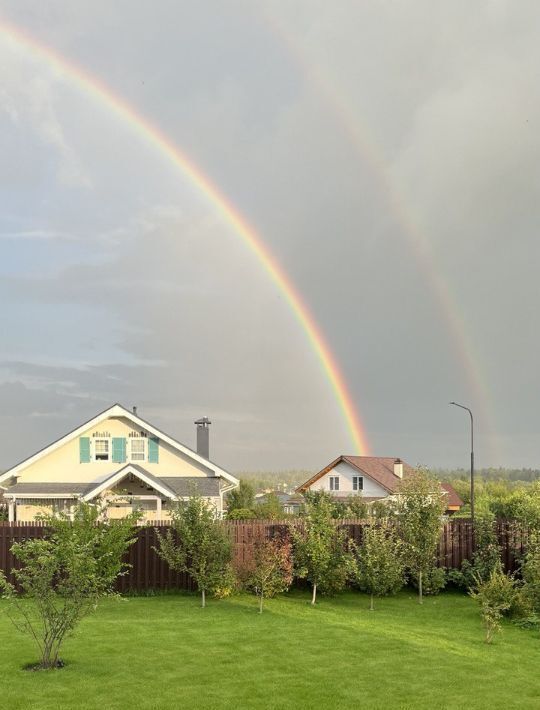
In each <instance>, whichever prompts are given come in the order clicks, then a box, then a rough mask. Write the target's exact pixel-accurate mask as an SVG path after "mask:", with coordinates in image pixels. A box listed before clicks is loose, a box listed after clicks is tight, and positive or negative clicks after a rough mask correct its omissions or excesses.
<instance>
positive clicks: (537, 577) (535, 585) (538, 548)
mask: <svg viewBox="0 0 540 710" xmlns="http://www.w3.org/2000/svg"><path fill="white" fill-rule="evenodd" d="M521 576H522V578H523V595H524V596H525V598H526V599H527V601H528V602H529V604H530V606H531V608H532V609H533V610H534V611H535V612H537V613H538V612H540V535H539V534H538V533H531V535H530V537H529V543H528V546H527V552H526V554H525V557H524V559H523V562H522V563H521Z"/></svg>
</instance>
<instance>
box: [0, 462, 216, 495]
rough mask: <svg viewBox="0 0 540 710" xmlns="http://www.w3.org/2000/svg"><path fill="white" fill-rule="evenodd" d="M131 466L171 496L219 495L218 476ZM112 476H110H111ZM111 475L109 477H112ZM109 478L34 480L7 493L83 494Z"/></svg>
mask: <svg viewBox="0 0 540 710" xmlns="http://www.w3.org/2000/svg"><path fill="white" fill-rule="evenodd" d="M130 467H131V468H135V469H137V470H139V471H140V472H141V473H144V475H145V476H146V477H147V478H148V479H149V480H151V481H153V482H154V483H156V484H159V485H161V487H162V488H164V489H166V490H168V491H170V494H171V497H174V496H189V495H191V494H192V493H193V492H196V493H198V494H199V495H201V496H208V497H217V496H219V491H220V486H219V482H220V479H219V478H218V477H215V476H213V477H208V478H207V477H202V476H159V477H158V476H154V475H153V474H151V473H149V472H148V471H147V470H146V469H144V468H143V467H142V466H137V465H134V464H130ZM117 473H118V472H117V471H115V472H114V473H113V474H111V476H115V475H116V474H117ZM111 476H110V477H111ZM110 477H109V478H110ZM107 480H108V479H101V480H99V481H92V482H90V483H69V482H66V483H56V482H55V483H47V482H40V481H32V482H28V483H22V482H21V483H16V484H15V485H14V486H11V487H10V488H8V489H7V490H6V491H5V493H6V494H7V495H10V494H12V493H15V494H17V493H24V494H26V495H31V494H33V495H35V496H36V498H39V496H40V495H62V494H65V495H66V496H83V495H86V494H87V493H90V492H91V491H93V490H94V489H95V488H97V487H98V486H101V485H103V483H105V482H106V481H107Z"/></svg>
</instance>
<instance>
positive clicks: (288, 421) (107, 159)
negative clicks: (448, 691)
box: [0, 0, 540, 469]
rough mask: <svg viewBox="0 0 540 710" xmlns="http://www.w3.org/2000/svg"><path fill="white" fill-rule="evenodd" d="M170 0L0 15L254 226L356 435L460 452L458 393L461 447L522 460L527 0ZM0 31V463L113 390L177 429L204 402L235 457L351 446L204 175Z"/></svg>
mask: <svg viewBox="0 0 540 710" xmlns="http://www.w3.org/2000/svg"><path fill="white" fill-rule="evenodd" d="M191 5H192V4H183V3H176V2H174V3H173V2H161V3H158V4H157V7H156V4H155V3H149V2H129V3H123V2H122V3H115V4H110V3H104V2H92V3H86V2H81V3H77V4H76V5H74V4H72V3H67V2H64V1H63V0H56V1H54V2H53V1H49V0H44V1H42V2H40V3H29V4H25V5H24V6H14V5H13V4H12V3H9V2H1V1H0V15H3V16H4V17H6V18H8V19H9V20H10V21H11V22H13V23H15V24H17V25H18V26H20V27H22V28H24V29H26V30H27V31H28V32H29V33H31V34H33V35H34V36H35V37H36V38H37V39H39V41H40V42H42V43H43V44H45V45H48V46H51V47H54V48H55V50H56V51H57V52H59V53H61V54H63V55H64V56H65V57H67V58H69V60H70V61H73V62H76V63H78V64H80V65H81V66H83V67H85V69H86V70H87V71H88V72H91V73H93V74H95V75H96V76H98V77H101V79H102V80H103V81H104V82H106V83H107V85H108V86H109V87H110V88H111V90H112V91H113V92H114V93H116V94H117V95H119V96H122V97H124V98H125V100H127V101H129V102H130V103H131V104H132V105H133V106H134V107H135V109H136V111H138V112H139V113H141V114H142V115H145V116H147V117H149V118H150V119H151V120H152V122H153V123H155V124H156V125H157V126H159V127H160V128H161V129H162V130H163V131H164V132H165V133H166V134H167V136H168V137H169V138H170V140H171V141H172V142H173V143H176V144H177V145H179V146H181V147H182V148H183V149H184V150H185V151H186V153H187V154H188V155H189V156H190V157H191V158H192V159H193V160H194V162H195V164H196V165H197V166H198V167H199V168H200V170H201V171H203V172H204V173H205V174H207V175H208V176H209V178H210V179H212V180H213V181H214V182H215V183H216V184H217V185H219V187H220V189H221V190H222V191H223V193H224V194H225V195H227V196H228V198H229V199H230V200H231V203H232V204H234V205H235V206H236V207H237V208H238V209H239V210H240V211H241V212H242V213H243V214H244V215H245V216H246V218H247V219H248V220H249V221H250V222H251V223H252V224H253V225H254V226H255V227H256V228H257V230H258V231H259V233H260V235H261V236H262V237H263V238H264V240H265V242H266V243H267V244H268V246H269V248H270V249H271V250H272V252H273V253H274V254H275V255H276V257H277V258H278V260H279V261H280V263H281V264H282V265H283V267H284V268H285V270H286V271H287V273H288V274H289V275H290V277H291V279H292V281H293V282H294V284H295V285H296V287H297V289H298V291H299V292H300V293H301V294H302V297H303V298H304V300H305V302H306V304H307V305H308V306H309V308H310V309H311V311H312V312H313V313H314V315H315V318H316V320H317V322H318V323H319V325H320V328H321V330H322V331H323V333H324V334H325V337H326V339H327V341H328V343H329V344H330V346H331V348H332V350H333V352H334V354H335V356H336V358H337V360H338V362H339V363H340V364H341V368H342V371H343V374H344V376H345V378H346V381H347V383H348V387H349V390H350V394H351V396H352V398H353V399H354V401H355V403H356V405H357V407H358V410H359V411H360V413H361V416H362V419H363V421H364V424H365V428H366V432H367V436H368V439H369V441H370V444H371V447H372V450H373V451H374V453H378V454H381V455H394V454H395V455H400V456H402V457H403V458H405V459H406V460H409V461H410V462H411V463H413V464H414V463H417V462H423V463H426V464H429V465H437V466H444V465H459V464H463V465H466V462H467V453H466V448H467V438H466V422H465V421H462V420H461V418H460V417H459V415H458V414H457V413H456V412H455V411H451V410H450V409H449V407H448V405H447V402H448V401H449V400H451V399H456V400H465V401H466V403H468V404H469V405H470V406H471V407H473V408H474V410H475V412H477V413H478V415H479V416H478V424H477V426H478V447H479V453H478V459H479V464H480V465H495V466H496V465H516V466H521V465H527V466H535V465H537V463H538V462H537V456H536V445H535V441H536V431H537V428H538V414H537V404H536V399H537V397H536V391H537V386H538V376H537V374H536V371H537V365H536V361H537V359H538V358H537V353H538V345H539V343H538V338H539V336H538V333H537V328H536V327H535V323H536V317H535V316H536V312H537V305H538V288H537V285H536V283H537V279H536V275H535V269H536V263H537V260H538V256H539V254H538V251H539V248H540V247H539V242H538V239H537V237H536V234H535V228H536V223H537V221H538V220H537V213H538V204H539V200H538V168H537V165H538V149H539V139H538V135H539V132H538V130H537V127H538V121H539V119H540V115H539V112H540V101H539V96H538V82H537V81H536V78H535V67H536V66H537V65H538V60H539V56H538V55H539V52H540V49H539V48H538V46H537V44H538V43H537V41H536V31H535V28H536V27H537V26H538V20H539V19H540V9H538V8H537V6H536V4H534V3H520V4H519V6H516V5H515V4H512V3H506V2H492V3H483V4H475V5H474V6H472V7H471V5H470V3H464V2H458V3H452V4H446V5H440V4H435V3H431V2H430V3H427V2H420V1H418V2H413V3H408V4H407V6H405V5H403V6H398V5H396V4H388V3H362V4H359V3H356V2H343V3H339V7H335V6H334V5H335V4H330V3H322V2H321V3H319V2H317V3H314V2H312V1H311V2H307V0H306V2H298V3H295V4H294V7H293V5H292V4H291V3H286V2H278V3H262V4H261V6H260V8H259V7H257V8H255V7H253V6H252V5H251V4H249V5H248V4H246V3H243V2H223V3H219V4H216V3H204V2H203V3H197V5H196V7H193V6H191ZM0 58H1V60H2V61H1V64H0V66H1V67H2V69H1V71H0V147H1V150H2V155H3V156H4V160H3V161H2V164H1V166H0V184H1V185H2V188H3V189H2V193H1V194H0V204H1V208H2V209H1V212H0V244H2V246H3V259H2V263H1V265H0V270H1V271H0V273H1V282H0V299H1V300H0V303H1V306H0V328H1V332H2V344H1V347H0V393H1V396H2V404H3V406H2V412H1V413H0V423H1V426H2V432H3V434H2V441H3V452H4V453H3V456H4V459H5V460H0V467H3V466H7V465H8V464H10V463H12V462H13V461H14V460H15V459H17V458H19V457H21V456H23V455H25V454H26V453H30V451H29V449H30V450H33V449H34V448H38V447H39V445H42V444H44V443H46V442H47V441H48V440H50V438H52V437H53V436H55V435H58V434H61V433H62V432H63V431H65V430H66V429H67V428H68V427H71V426H73V425H75V424H77V423H78V422H79V421H80V420H83V419H84V418H85V417H88V416H91V415H92V414H93V413H95V412H96V411H99V409H100V408H104V407H105V406H107V405H108V404H109V403H110V402H111V401H115V400H120V401H122V402H124V403H125V404H127V405H130V404H132V403H137V404H139V406H140V407H141V411H144V412H145V416H147V417H148V418H153V419H155V420H156V423H158V424H160V425H162V426H163V427H164V428H165V430H168V431H171V433H175V434H176V435H178V436H180V437H181V438H183V439H184V440H185V441H186V443H188V444H189V443H190V437H192V436H193V431H192V430H193V427H192V423H191V422H192V420H193V419H194V418H196V417H198V416H200V415H202V414H208V415H210V416H211V417H213V419H214V420H215V422H216V424H215V426H214V428H213V435H214V439H215V441H214V443H215V454H216V457H218V458H219V460H220V461H222V462H223V463H224V465H227V466H229V467H231V468H236V469H242V468H244V469H245V468H259V469H268V468H272V467H273V468H284V467H293V466H301V467H317V466H319V465H320V466H322V465H324V464H325V463H327V461H328V460H330V459H331V458H333V457H335V455H337V454H339V453H345V452H347V451H349V450H350V447H351V443H350V440H349V438H348V434H347V431H346V427H345V425H344V421H343V418H342V415H341V413H340V410H339V407H338V405H337V403H336V401H335V398H334V396H333V394H332V391H331V388H330V386H329V383H328V381H327V380H326V378H325V375H324V372H323V370H322V368H321V366H320V363H318V362H317V359H316V357H315V355H314V354H313V352H312V350H311V349H310V347H309V344H308V342H307V340H306V337H305V334H304V333H303V332H302V331H301V328H300V327H299V324H298V322H297V321H296V320H295V318H294V316H293V315H292V313H291V312H290V309H289V307H288V305H287V303H286V299H285V298H284V296H283V294H280V293H279V291H277V290H276V288H275V286H274V285H273V284H272V283H271V281H270V280H269V279H268V276H267V274H266V272H265V270H264V268H263V267H262V265H261V264H260V263H259V262H258V261H257V259H256V258H254V256H253V255H252V254H250V252H249V250H248V249H247V248H246V247H245V245H244V244H243V243H242V241H241V240H240V239H239V238H238V236H237V235H235V234H234V231H233V230H231V228H230V226H228V225H227V224H226V223H224V222H223V221H222V220H221V219H220V217H219V214H218V213H217V211H216V209H215V205H213V204H212V202H211V200H210V201H209V200H208V199H206V198H205V196H204V195H201V194H200V192H199V191H197V190H195V189H194V188H193V185H191V184H190V183H189V180H186V178H185V176H182V175H181V174H180V173H179V172H178V171H176V170H174V169H173V168H172V167H171V165H170V164H168V163H167V162H166V161H164V160H163V158H162V157H160V156H159V155H157V154H156V152H155V151H154V150H152V149H151V147H150V146H149V145H148V144H147V143H145V142H144V140H142V139H141V136H140V135H139V134H137V132H135V131H133V130H132V128H130V127H129V126H127V125H124V124H123V123H122V122H121V121H118V119H117V118H115V117H114V116H113V115H111V112H110V111H108V110H107V108H106V107H105V106H103V105H99V103H96V102H95V101H93V100H92V99H91V97H89V96H88V94H85V92H81V91H80V90H79V88H78V87H77V86H74V85H70V83H69V82H67V83H66V82H65V81H64V80H63V79H62V77H61V76H59V75H58V74H57V73H55V72H51V70H50V68H48V67H47V66H46V65H45V64H44V63H43V62H40V61H39V60H37V59H36V57H32V56H30V55H28V56H27V55H25V53H24V52H22V53H21V52H20V51H19V52H17V51H14V50H13V48H12V47H11V46H10V44H9V42H7V41H6V38H5V37H2V36H0ZM396 204H398V205H402V209H397V208H396ZM404 214H405V217H404ZM413 226H414V229H413ZM17 235H19V237H20V238H18V239H17ZM32 235H33V236H32ZM422 250H423V251H422ZM421 253H423V254H424V259H423V260H422V258H421V257H420V256H419V254H421ZM426 255H427V257H426ZM426 269H427V270H428V272H429V273H427V272H426ZM434 283H435V284H441V285H442V287H443V289H444V292H445V293H447V294H448V298H449V300H448V303H449V304H450V306H448V304H446V307H445V306H444V304H442V303H441V301H440V298H438V296H437V293H436V291H434V287H433V284H434ZM445 308H446V310H445ZM448 308H450V309H451V316H452V318H453V319H454V320H455V322H456V323H457V324H458V327H457V331H456V330H455V329H452V328H451V327H450V323H449V317H450V316H449V313H448ZM456 340H459V343H458V342H456ZM464 352H466V353H468V354H469V355H470V358H469V362H472V363H473V368H472V373H471V367H470V366H469V365H467V361H466V358H465V359H464V355H463V353H464ZM475 379H477V380H481V382H482V386H481V387H480V386H478V387H476V386H475V382H474V380H475ZM26 422H30V424H29V427H30V430H29V432H30V433H29V434H28V435H27V436H26V435H25V437H21V435H20V431H21V430H22V425H23V423H26Z"/></svg>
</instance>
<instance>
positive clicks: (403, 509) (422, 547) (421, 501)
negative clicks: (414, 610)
mask: <svg viewBox="0 0 540 710" xmlns="http://www.w3.org/2000/svg"><path fill="white" fill-rule="evenodd" d="M445 508H446V502H445V497H444V493H443V491H442V489H441V486H440V483H439V482H438V480H437V479H436V478H434V477H433V476H431V475H430V474H429V473H428V472H427V471H425V470H424V469H420V468H418V469H416V470H415V471H414V472H412V473H411V474H409V475H408V476H407V477H406V478H404V479H403V480H402V481H401V485H400V487H399V491H398V494H397V496H396V501H395V511H396V515H397V521H398V525H399V531H400V535H401V538H402V540H403V542H404V551H405V557H406V561H407V567H408V569H409V572H410V574H411V577H412V579H413V581H414V582H416V583H417V584H418V601H419V603H420V604H422V603H423V597H422V591H423V590H422V582H423V577H428V576H429V577H430V578H433V579H436V576H435V577H434V572H433V570H434V568H435V567H436V560H437V557H436V556H437V547H438V544H439V538H440V534H441V527H442V523H443V513H444V511H445ZM441 582H442V584H443V586H444V575H443V577H442V579H441Z"/></svg>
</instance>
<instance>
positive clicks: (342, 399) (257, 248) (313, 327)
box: [0, 20, 369, 455]
mask: <svg viewBox="0 0 540 710" xmlns="http://www.w3.org/2000/svg"><path fill="white" fill-rule="evenodd" d="M0 35H3V36H4V38H6V39H7V40H8V41H10V42H11V43H13V44H14V45H16V46H17V47H19V48H22V49H23V50H25V51H26V52H29V53H30V54H32V55H34V56H36V57H37V58H39V59H40V60H43V61H45V62H46V63H47V64H48V65H49V66H51V67H52V68H54V70H55V71H56V72H58V73H59V74H60V75H61V76H62V77H64V78H67V79H68V80H69V81H70V82H72V83H73V84H75V85H76V86H77V87H78V88H79V89H80V90H83V91H84V92H86V93H87V94H89V95H90V96H91V97H92V98H93V99H95V100H96V101H98V102H100V103H102V104H105V105H106V106H107V107H108V108H109V109H111V111H113V112H114V113H115V114H116V116H117V117H119V118H120V119H122V120H123V121H125V122H126V123H127V124H129V126H130V127H131V129H132V130H133V131H134V132H136V133H137V134H139V136H141V137H142V138H143V139H144V140H145V141H146V142H147V143H149V144H150V145H152V146H153V147H154V148H155V149H156V150H157V151H158V152H159V153H160V154H161V155H162V156H163V157H165V158H166V159H167V160H168V161H169V162H171V163H173V164H174V165H175V167H177V168H179V169H180V171H181V172H182V173H183V175H184V176H185V177H186V178H187V179H188V180H189V182H191V183H192V185H194V186H195V187H196V188H197V189H198V190H200V191H201V193H203V194H204V195H205V197H206V198H207V199H208V200H209V201H210V203H211V204H212V205H213V206H214V208H215V209H216V210H217V212H218V213H219V214H220V215H221V217H222V218H223V220H224V221H225V222H226V223H228V224H229V225H230V226H231V227H232V228H233V230H234V231H235V232H236V233H237V234H238V235H239V236H240V237H241V238H242V239H243V241H244V243H245V244H246V245H247V246H248V247H249V249H250V250H251V251H252V253H253V254H255V256H256V257H257V258H258V259H259V261H260V262H261V264H262V265H263V266H264V268H265V270H266V272H267V273H268V275H269V276H270V278H271V279H272V281H273V282H274V283H275V285H276V286H277V288H278V289H279V290H280V292H281V293H282V294H283V295H284V297H285V299H286V301H287V303H288V304H289V306H290V308H291V310H292V311H293V313H294V315H295V317H296V319H297V320H298V322H299V323H300V325H301V327H302V329H303V331H304V332H305V334H306V336H307V338H308V341H309V343H310V345H311V347H312V348H313V350H314V352H315V353H316V355H317V358H318V360H319V362H320V364H321V366H322V368H323V371H324V373H325V375H326V377H327V379H328V381H329V383H330V385H331V387H332V390H333V392H334V396H335V398H336V401H337V403H338V405H339V408H340V410H341V412H342V415H343V418H344V420H345V423H346V426H347V429H348V432H349V435H350V437H351V440H352V443H353V445H354V447H355V449H356V453H358V454H361V455H366V454H368V453H369V446H368V443H367V436H366V433H365V429H364V426H363V425H362V422H361V419H360V416H359V414H358V412H357V411H356V407H355V405H354V403H353V401H352V398H351V396H350V394H349V392H348V390H347V386H346V384H345V380H344V377H343V375H342V373H341V371H340V368H339V366H338V364H337V362H336V360H335V358H334V356H333V354H332V352H331V350H330V348H329V346H328V345H327V343H326V342H325V339H324V337H323V335H322V333H321V331H320V329H319V327H318V325H317V323H316V322H315V319H314V318H313V316H312V314H311V313H310V311H309V308H308V307H307V305H306V304H305V303H303V301H302V299H301V297H300V294H299V293H298V291H297V290H296V288H295V287H294V285H293V284H292V283H291V281H290V279H289V278H288V276H287V275H286V273H285V271H284V270H283V268H282V267H281V266H280V265H279V264H278V262H277V261H276V259H275V257H274V256H273V255H272V254H271V252H270V250H269V249H268V247H267V246H266V245H265V244H264V242H263V240H262V238H261V237H260V236H259V234H258V233H257V232H256V230H255V229H254V228H253V227H252V226H251V225H250V224H249V223H248V222H247V220H246V219H245V218H244V217H243V216H242V215H241V214H240V212H239V211H238V210H237V209H236V208H235V207H234V206H233V205H232V204H231V203H230V202H229V201H228V200H227V198H226V197H225V195H224V194H223V193H222V192H221V191H220V190H219V189H218V188H217V187H216V186H215V185H214V184H213V183H212V181H211V180H210V179H209V178H208V177H207V176H206V175H204V174H203V173H202V172H201V170H200V169H199V168H198V167H197V166H196V165H195V164H194V163H193V162H191V161H190V160H189V159H188V158H187V157H186V156H185V155H184V154H183V153H182V152H181V151H180V150H179V149H178V148H177V146H175V145H174V144H173V143H172V142H171V141H170V140H169V139H168V138H167V137H166V136H165V135H164V134H163V133H162V132H161V131H160V130H159V129H158V128H157V127H156V126H154V125H152V124H151V123H150V121H148V120H147V119H146V118H144V117H142V116H141V115H140V114H138V113H136V111H135V110H134V109H133V108H132V107H131V106H130V105H129V104H127V103H126V102H125V101H124V100H123V99H121V98H119V97H118V96H116V95H115V94H113V93H112V92H111V90H110V89H109V88H108V87H106V86H105V85H104V84H103V83H101V82H100V81H99V80H98V79H96V78H95V77H93V76H92V75H90V74H89V73H88V72H86V71H84V70H83V69H81V68H80V67H78V66H76V65H74V64H73V63H72V62H71V61H69V62H68V60H66V59H65V58H64V57H62V56H61V55H60V54H58V53H57V52H55V51H54V50H52V49H50V48H49V47H46V46H44V45H42V44H41V43H39V42H38V41H36V40H35V39H34V38H32V37H29V36H28V35H26V33H23V32H22V31H21V30H20V29H18V28H16V27H14V26H13V25H11V24H8V23H6V22H5V21H3V20H2V21H0Z"/></svg>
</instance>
